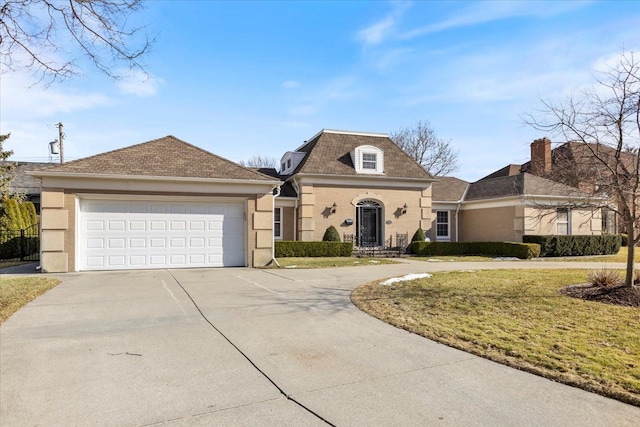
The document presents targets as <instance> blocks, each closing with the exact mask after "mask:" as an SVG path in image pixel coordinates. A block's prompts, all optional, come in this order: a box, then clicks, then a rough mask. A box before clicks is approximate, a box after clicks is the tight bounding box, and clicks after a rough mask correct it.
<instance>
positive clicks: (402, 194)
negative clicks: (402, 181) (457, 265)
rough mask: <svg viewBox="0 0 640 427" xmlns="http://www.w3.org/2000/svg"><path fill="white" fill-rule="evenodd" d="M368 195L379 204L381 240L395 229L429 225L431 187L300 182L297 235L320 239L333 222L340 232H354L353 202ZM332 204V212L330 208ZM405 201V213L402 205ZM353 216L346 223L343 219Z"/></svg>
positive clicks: (407, 231)
mask: <svg viewBox="0 0 640 427" xmlns="http://www.w3.org/2000/svg"><path fill="white" fill-rule="evenodd" d="M364 199H371V200H375V201H378V202H379V203H380V204H381V205H382V216H383V220H382V236H383V238H384V240H387V239H389V237H390V236H391V237H392V239H393V242H392V244H395V240H396V233H398V234H408V237H409V238H411V236H412V235H413V233H414V232H415V231H416V230H417V229H418V227H422V228H423V229H425V230H427V231H429V230H430V228H431V216H432V214H431V188H430V187H429V188H425V189H410V188H400V189H389V188H361V187H349V186H342V187H337V186H323V185H313V186H312V185H303V186H302V188H301V197H300V208H299V219H298V239H299V240H305V241H313V240H322V236H323V235H324V232H325V231H326V229H327V228H328V227H329V226H331V225H333V226H334V227H335V228H336V229H337V230H338V233H339V234H340V237H341V238H342V236H343V235H344V234H356V204H357V202H359V201H361V200H364ZM334 203H335V204H336V212H335V213H332V212H331V208H332V206H333V204H334ZM405 204H406V205H407V210H406V214H402V213H401V211H402V208H403V207H404V205H405ZM346 219H351V220H353V224H352V225H347V224H346V222H345V220H346Z"/></svg>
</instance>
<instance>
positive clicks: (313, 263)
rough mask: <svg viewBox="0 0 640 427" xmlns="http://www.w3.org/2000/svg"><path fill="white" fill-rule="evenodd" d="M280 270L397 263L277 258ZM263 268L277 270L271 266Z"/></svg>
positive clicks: (341, 259)
mask: <svg viewBox="0 0 640 427" xmlns="http://www.w3.org/2000/svg"><path fill="white" fill-rule="evenodd" d="M278 263H279V264H280V267H281V268H295V269H302V268H331V267H356V266H364V265H380V264H397V263H398V262H396V261H392V260H389V259H385V258H355V257H317V258H297V257H291V258H278ZM265 268H278V266H277V265H275V264H271V265H269V266H268V267H265Z"/></svg>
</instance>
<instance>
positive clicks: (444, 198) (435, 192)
mask: <svg viewBox="0 0 640 427" xmlns="http://www.w3.org/2000/svg"><path fill="white" fill-rule="evenodd" d="M436 179H438V180H439V181H436V182H434V183H433V184H432V185H431V198H432V199H433V201H434V202H457V201H459V200H461V199H462V197H463V196H464V192H465V191H466V189H467V187H468V186H469V183H468V182H467V181H463V180H461V179H458V178H455V177H453V176H439V177H436Z"/></svg>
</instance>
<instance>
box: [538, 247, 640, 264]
mask: <svg viewBox="0 0 640 427" xmlns="http://www.w3.org/2000/svg"><path fill="white" fill-rule="evenodd" d="M628 250H629V248H627V247H624V246H623V247H621V248H620V251H619V252H618V253H617V254H615V255H599V256H585V257H572V258H562V259H558V261H585V262H610V263H614V262H621V263H626V262H627V255H628ZM633 258H634V262H638V263H640V248H636V250H635V253H634V257H633ZM547 259H548V260H553V259H554V258H547Z"/></svg>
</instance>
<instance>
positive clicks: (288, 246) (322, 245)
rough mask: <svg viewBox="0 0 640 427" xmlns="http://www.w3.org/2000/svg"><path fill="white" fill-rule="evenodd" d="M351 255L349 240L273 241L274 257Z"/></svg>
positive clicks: (351, 246) (351, 248) (351, 249)
mask: <svg viewBox="0 0 640 427" xmlns="http://www.w3.org/2000/svg"><path fill="white" fill-rule="evenodd" d="M351 255H353V244H352V243H351V242H299V241H285V240H282V241H277V242H275V256H276V258H288V257H350V256H351Z"/></svg>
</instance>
